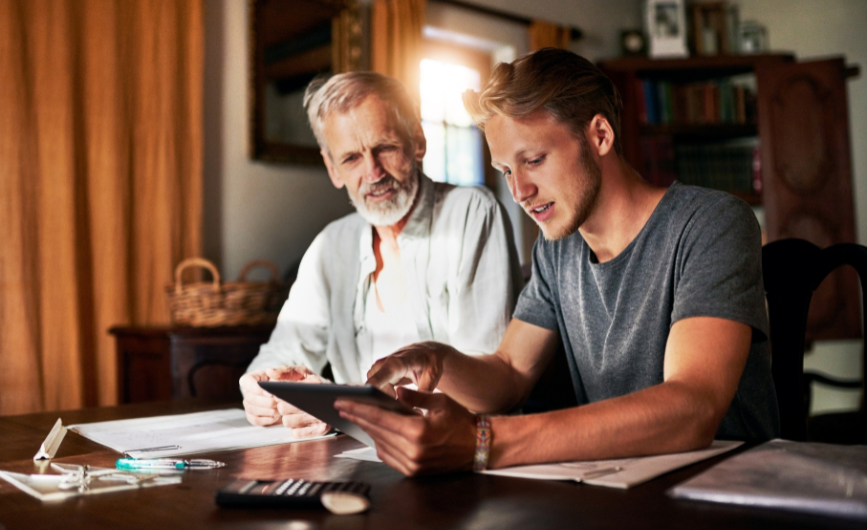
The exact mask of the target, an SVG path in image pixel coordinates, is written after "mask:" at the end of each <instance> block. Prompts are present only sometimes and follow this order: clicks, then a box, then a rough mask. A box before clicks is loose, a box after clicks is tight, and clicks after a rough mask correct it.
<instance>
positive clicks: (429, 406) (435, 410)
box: [334, 388, 476, 476]
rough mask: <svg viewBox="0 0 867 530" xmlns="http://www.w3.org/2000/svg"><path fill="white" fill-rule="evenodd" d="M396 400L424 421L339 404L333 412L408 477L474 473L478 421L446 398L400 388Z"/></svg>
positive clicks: (345, 401) (374, 408)
mask: <svg viewBox="0 0 867 530" xmlns="http://www.w3.org/2000/svg"><path fill="white" fill-rule="evenodd" d="M397 397H398V399H399V400H400V401H402V402H403V403H405V404H407V405H409V406H410V407H413V408H419V409H423V410H425V411H426V412H425V414H424V415H413V416H404V415H401V414H397V413H394V412H389V411H387V410H385V409H383V408H380V407H377V406H374V405H365V404H362V403H359V402H357V401H351V400H348V399H339V400H337V401H336V402H335V403H334V408H336V409H337V410H338V411H340V416H341V417H342V418H346V419H348V420H349V421H351V422H353V423H355V424H356V425H358V426H359V427H361V428H362V429H364V431H365V432H366V433H367V434H369V435H370V437H371V438H373V440H374V442H376V454H377V455H378V456H379V458H380V459H381V460H382V461H383V462H385V463H386V464H388V465H389V466H391V467H393V468H395V469H397V470H398V471H400V472H401V473H403V474H404V475H407V476H414V475H421V474H426V473H445V472H449V471H466V470H470V469H472V467H473V457H474V455H475V448H476V418H475V415H473V414H472V413H471V412H469V411H468V410H467V409H465V408H463V407H461V406H460V405H459V404H458V403H457V402H456V401H454V400H453V399H451V398H449V397H448V396H446V395H445V394H442V393H437V394H429V393H426V392H416V391H414V390H410V389H408V388H398V389H397Z"/></svg>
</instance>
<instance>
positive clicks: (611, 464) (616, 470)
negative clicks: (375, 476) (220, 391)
mask: <svg viewBox="0 0 867 530" xmlns="http://www.w3.org/2000/svg"><path fill="white" fill-rule="evenodd" d="M741 444H743V442H724V441H720V440H715V441H714V442H713V443H712V444H711V446H710V447H709V448H707V449H703V450H701V451H690V452H688V453H674V454H667V455H656V456H642V457H637V458H620V459H616V460H594V461H583V462H558V463H554V464H536V465H530V466H515V467H507V468H505V469H494V470H488V471H483V473H484V474H486V475H499V476H501V477H518V478H531V479H541V480H574V481H577V482H584V483H587V484H593V485H596V486H608V487H610V488H623V489H626V488H630V487H632V486H637V485H638V484H641V483H643V482H647V481H648V480H650V479H653V478H656V477H658V476H660V475H664V474H665V473H668V472H670V471H674V470H675V469H680V468H682V467H684V466H688V465H690V464H694V463H696V462H700V461H702V460H707V459H708V458H711V457H714V456H717V455H720V454H722V453H725V452H727V451H731V450H732V449H734V448H736V447H738V446H739V445H741ZM336 456H337V457H339V458H352V459H355V460H364V461H368V462H381V460H380V459H379V458H377V456H376V450H375V449H373V448H372V447H364V448H362V449H354V450H351V451H344V452H343V453H341V454H339V455H336Z"/></svg>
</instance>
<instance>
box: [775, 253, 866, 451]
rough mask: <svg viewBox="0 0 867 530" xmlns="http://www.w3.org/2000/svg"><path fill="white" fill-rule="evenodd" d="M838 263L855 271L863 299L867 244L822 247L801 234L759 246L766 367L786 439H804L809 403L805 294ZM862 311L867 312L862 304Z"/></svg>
mask: <svg viewBox="0 0 867 530" xmlns="http://www.w3.org/2000/svg"><path fill="white" fill-rule="evenodd" d="M843 265H851V266H852V267H854V268H855V270H856V271H857V272H858V276H859V279H860V280H861V291H862V304H863V303H864V302H865V301H867V296H865V286H867V247H864V246H862V245H856V244H854V243H841V244H837V245H832V246H830V247H828V248H826V249H824V250H822V249H820V248H819V247H817V246H816V245H814V244H812V243H810V242H808V241H804V240H802V239H783V240H780V241H774V242H773V243H768V244H767V245H765V246H764V248H762V270H763V276H764V283H765V293H766V295H767V299H768V317H769V319H770V326H771V337H770V339H771V371H772V373H773V377H774V386H775V388H776V394H777V403H778V404H779V407H780V430H781V436H782V437H783V438H786V439H789V440H805V439H806V420H807V414H808V412H809V411H808V406H809V404H808V403H805V401H804V382H803V374H804V338H805V336H806V332H807V314H808V312H809V309H810V300H811V299H812V296H813V292H814V291H815V290H816V289H817V288H818V287H819V284H821V283H822V280H824V279H825V277H826V276H828V274H830V273H831V271H833V270H835V269H837V268H838V267H841V266H843ZM861 316H862V319H864V318H865V317H867V312H865V310H864V308H863V307H862V311H861ZM862 329H863V328H862ZM864 371H865V372H867V366H865V367H864ZM862 377H863V375H862ZM862 380H863V379H862Z"/></svg>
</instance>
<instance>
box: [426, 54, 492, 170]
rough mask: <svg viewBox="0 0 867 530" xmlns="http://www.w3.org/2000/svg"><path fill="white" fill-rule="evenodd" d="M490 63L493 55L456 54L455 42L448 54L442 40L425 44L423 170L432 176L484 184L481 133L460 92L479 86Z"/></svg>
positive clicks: (483, 156) (483, 155) (483, 157)
mask: <svg viewBox="0 0 867 530" xmlns="http://www.w3.org/2000/svg"><path fill="white" fill-rule="evenodd" d="M466 56H469V57H470V58H471V60H470V61H468V60H466ZM475 56H481V59H482V61H481V64H480V65H474V64H473V62H477V63H478V62H479V61H478V60H479V57H475ZM467 63H469V64H470V65H472V66H469V65H467ZM489 65H490V58H489V57H488V56H486V55H484V54H480V53H477V52H472V51H460V52H457V53H456V52H455V49H454V47H451V46H449V47H448V53H445V52H444V47H443V45H441V44H436V45H434V44H430V45H427V46H426V53H425V58H424V59H423V60H422V61H421V76H420V81H421V82H420V87H419V88H420V94H421V119H422V128H423V129H424V134H425V138H426V139H427V153H426V154H425V157H424V172H425V173H426V174H427V175H428V176H429V177H430V178H432V179H433V180H436V181H440V182H448V183H450V184H456V185H458V186H480V185H483V184H485V166H486V163H485V154H484V146H483V142H482V134H481V132H479V129H478V128H477V127H476V126H475V124H474V123H473V120H472V119H471V118H470V115H469V114H468V113H467V111H466V109H464V104H463V101H462V100H461V94H462V93H463V92H464V91H465V90H467V89H472V90H480V88H481V86H482V82H483V74H484V75H485V76H486V75H487V69H489ZM474 66H476V67H474ZM486 66H487V68H485V67H486Z"/></svg>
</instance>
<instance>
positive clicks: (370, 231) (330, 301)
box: [240, 72, 521, 437]
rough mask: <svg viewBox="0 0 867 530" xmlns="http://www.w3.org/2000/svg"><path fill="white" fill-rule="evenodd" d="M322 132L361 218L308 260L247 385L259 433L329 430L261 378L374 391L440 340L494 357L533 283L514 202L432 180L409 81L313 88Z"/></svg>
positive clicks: (333, 227)
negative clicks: (525, 286)
mask: <svg viewBox="0 0 867 530" xmlns="http://www.w3.org/2000/svg"><path fill="white" fill-rule="evenodd" d="M305 106H306V108H307V112H308V116H309V119H310V125H311V127H312V129H313V132H314V134H315V135H316V139H317V140H318V142H319V145H320V147H321V149H322V158H323V160H324V161H325V166H326V168H327V170H328V175H329V177H330V178H331V181H332V183H333V184H334V186H336V187H337V188H342V187H346V190H347V192H348V193H349V198H350V200H351V201H352V204H353V205H355V208H356V210H357V213H354V214H351V215H348V216H346V217H344V218H342V219H340V220H338V221H335V222H333V223H331V224H330V225H328V226H327V227H326V228H325V229H324V230H323V231H322V232H321V233H320V234H319V235H318V236H317V237H316V239H315V240H314V241H313V243H312V244H311V245H310V248H309V249H308V250H307V252H306V253H305V254H304V258H303V259H302V261H301V265H300V267H299V270H298V277H297V279H296V281H295V284H294V285H293V287H292V291H291V292H290V294H289V299H288V300H287V301H286V304H285V305H284V306H283V309H282V310H281V312H280V316H279V318H278V321H277V326H276V327H275V329H274V332H273V333H272V335H271V338H270V340H269V341H268V343H267V344H264V345H263V346H262V348H261V350H260V352H259V355H258V356H257V357H256V358H255V359H254V360H253V362H252V363H251V364H250V367H249V368H248V371H247V373H246V374H245V375H244V376H243V377H242V378H241V381H240V383H241V389H242V391H243V393H244V408H245V409H246V411H247V418H248V420H249V421H250V422H251V423H253V424H255V425H270V424H273V423H277V422H280V421H282V423H283V424H284V425H285V426H286V427H289V428H292V433H293V435H295V436H296V437H308V436H315V435H319V434H324V433H325V432H326V431H327V430H328V429H329V427H328V426H327V425H325V424H324V423H322V422H320V421H318V420H316V419H315V418H313V417H312V416H309V415H307V414H305V413H302V412H300V411H299V410H298V409H296V408H295V407H293V406H291V405H289V404H288V403H285V402H283V401H279V400H276V399H275V398H274V397H272V396H271V395H270V394H267V393H266V392H264V391H263V390H262V389H261V388H260V387H259V385H258V381H264V380H286V381H305V382H313V383H318V382H322V381H323V380H322V379H321V377H320V374H321V371H322V369H323V368H324V367H325V364H326V363H330V364H331V369H332V371H333V374H334V380H335V382H337V383H362V382H364V380H365V378H366V374H367V371H368V370H369V369H370V367H371V365H372V364H373V362H374V361H376V360H377V359H379V358H381V357H384V356H386V355H388V354H390V353H393V352H394V351H396V350H398V349H399V348H401V347H403V346H406V345H407V344H411V343H413V342H418V341H420V340H421V341H424V340H436V341H440V342H444V343H448V344H452V345H454V346H455V347H457V348H461V349H462V350H463V351H468V352H472V353H476V354H480V353H490V352H492V351H494V350H495V349H496V347H497V345H498V344H499V342H500V339H501V338H502V336H503V333H504V332H505V329H506V327H507V325H508V323H509V318H510V316H511V311H512V309H513V308H514V304H515V300H516V298H517V294H518V291H519V289H520V285H521V277H520V269H519V267H518V261H517V252H516V250H515V246H514V241H513V239H512V233H511V229H510V227H509V225H508V220H507V217H506V215H505V213H504V212H503V210H502V207H501V206H500V205H499V203H497V201H496V200H495V199H494V197H493V194H492V193H490V192H489V191H487V190H485V189H482V188H456V187H454V186H451V185H447V184H443V183H434V182H433V181H431V180H430V179H429V178H428V177H426V176H424V175H423V174H422V173H421V171H420V170H419V169H418V163H419V162H421V160H422V158H423V157H424V153H425V137H424V133H423V132H422V128H421V123H420V121H419V117H418V113H417V111H416V109H415V106H414V105H413V104H412V102H411V100H410V98H409V96H408V95H407V93H406V91H405V89H404V88H403V85H401V84H400V83H399V82H398V81H396V80H394V79H392V78H389V77H385V76H382V75H379V74H375V73H370V72H353V73H348V74H340V75H336V76H333V77H331V78H330V79H329V80H328V81H327V82H326V83H324V84H322V83H321V82H318V83H317V82H314V83H312V84H311V86H310V87H309V88H308V90H307V94H306V96H305Z"/></svg>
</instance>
